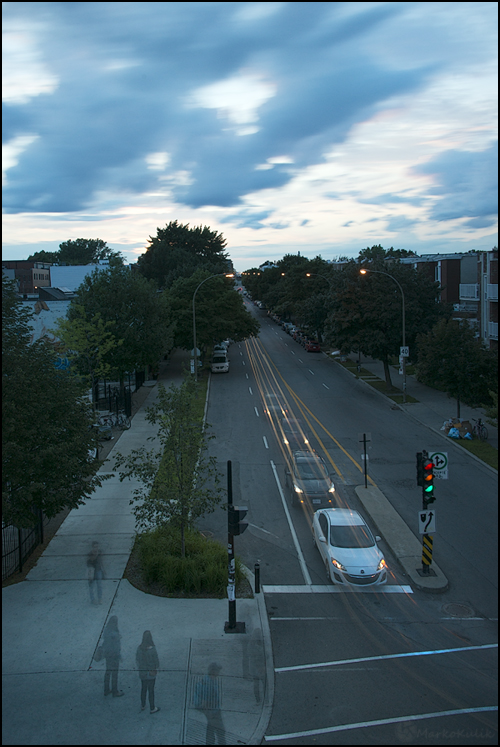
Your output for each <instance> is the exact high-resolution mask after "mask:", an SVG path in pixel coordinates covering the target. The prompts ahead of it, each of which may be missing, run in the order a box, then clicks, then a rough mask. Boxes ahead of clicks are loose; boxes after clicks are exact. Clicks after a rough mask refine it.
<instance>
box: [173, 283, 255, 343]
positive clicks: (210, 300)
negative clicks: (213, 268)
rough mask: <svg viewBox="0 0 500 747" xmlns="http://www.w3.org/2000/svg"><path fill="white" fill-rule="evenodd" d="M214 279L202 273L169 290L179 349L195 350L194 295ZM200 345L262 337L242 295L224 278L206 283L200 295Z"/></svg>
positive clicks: (198, 303) (196, 312)
mask: <svg viewBox="0 0 500 747" xmlns="http://www.w3.org/2000/svg"><path fill="white" fill-rule="evenodd" d="M206 278H210V273H208V272H207V271H205V270H198V271H197V272H195V273H194V274H193V275H191V277H189V278H178V279H177V280H176V281H175V282H174V283H173V285H172V286H171V287H170V289H169V290H168V291H166V294H167V297H168V299H169V302H170V305H171V308H172V316H173V318H174V319H175V320H176V326H175V338H174V343H175V346H176V347H182V348H185V349H186V350H191V349H192V347H193V295H194V293H195V291H196V288H197V287H198V286H199V284H200V283H201V282H202V281H203V280H205V279H206ZM195 314H196V344H197V347H200V346H202V345H209V344H211V343H213V342H214V341H219V340H224V339H226V338H230V339H232V340H244V339H245V338H247V337H250V336H251V335H256V334H258V331H259V328H260V325H259V323H258V321H257V320H256V319H255V318H254V317H253V316H252V315H251V314H250V313H249V312H248V311H247V310H246V309H245V304H244V302H243V299H242V297H241V294H240V293H238V292H237V291H235V290H234V288H233V283H232V281H230V280H227V279H226V278H224V277H213V278H212V279H210V280H208V282H206V283H203V285H202V286H201V287H200V288H199V290H198V292H197V293H196V298H195Z"/></svg>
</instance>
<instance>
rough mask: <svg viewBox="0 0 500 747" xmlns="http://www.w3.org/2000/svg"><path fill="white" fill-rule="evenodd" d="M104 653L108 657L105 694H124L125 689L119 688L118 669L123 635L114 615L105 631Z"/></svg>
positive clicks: (118, 695) (117, 696)
mask: <svg viewBox="0 0 500 747" xmlns="http://www.w3.org/2000/svg"><path fill="white" fill-rule="evenodd" d="M102 637H103V643H102V654H103V656H104V658H105V659H106V671H105V673H104V695H105V696H106V695H109V693H112V695H113V698H120V697H121V696H122V695H124V692H123V690H118V669H119V667H120V661H121V658H122V657H121V644H120V640H121V635H120V633H119V632H118V618H117V616H116V615H112V616H111V617H110V618H109V621H108V624H107V625H106V627H105V629H104V633H103V636H102Z"/></svg>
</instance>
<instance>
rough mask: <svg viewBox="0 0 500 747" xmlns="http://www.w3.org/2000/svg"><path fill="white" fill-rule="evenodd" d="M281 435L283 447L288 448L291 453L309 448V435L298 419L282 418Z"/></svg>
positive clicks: (302, 422)
mask: <svg viewBox="0 0 500 747" xmlns="http://www.w3.org/2000/svg"><path fill="white" fill-rule="evenodd" d="M281 435H282V437H283V443H284V444H285V446H289V447H290V449H291V450H292V451H295V450H296V449H303V448H304V447H305V448H307V447H308V446H309V433H308V432H307V431H306V429H305V426H304V421H303V420H301V419H300V418H294V417H288V418H282V419H281Z"/></svg>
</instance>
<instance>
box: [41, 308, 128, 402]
mask: <svg viewBox="0 0 500 747" xmlns="http://www.w3.org/2000/svg"><path fill="white" fill-rule="evenodd" d="M57 322H58V326H57V327H56V328H55V329H54V330H51V332H52V333H53V334H54V335H55V336H56V337H57V338H58V339H59V340H61V342H62V343H63V345H64V347H65V349H66V354H67V355H68V357H69V358H70V359H71V360H72V361H73V363H74V364H75V365H76V367H77V369H78V371H79V372H80V373H81V374H82V375H83V376H85V378H86V379H87V380H88V384H89V386H90V388H91V390H92V405H93V407H94V410H95V384H96V381H97V380H98V379H100V378H107V377H108V376H109V375H110V374H111V372H112V369H111V365H110V364H109V362H107V360H106V359H107V356H108V354H109V353H111V351H113V350H114V349H115V348H116V347H118V346H119V345H122V344H123V340H117V339H116V338H115V336H114V335H113V333H112V331H111V330H112V329H113V327H114V326H115V322H114V321H108V322H104V321H103V319H102V317H101V314H100V313H99V312H97V314H95V315H94V316H93V317H92V318H91V319H87V316H86V314H85V309H84V307H83V306H80V305H79V304H75V305H74V307H73V312H72V319H68V318H63V317H61V318H59V319H58V320H57Z"/></svg>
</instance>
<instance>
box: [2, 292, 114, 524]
mask: <svg viewBox="0 0 500 747" xmlns="http://www.w3.org/2000/svg"><path fill="white" fill-rule="evenodd" d="M2 290H3V294H2V314H3V329H2V436H3V443H2V509H3V520H4V522H5V523H6V524H9V523H12V524H14V525H15V526H18V527H31V526H34V524H35V523H37V521H39V518H40V512H41V511H43V512H44V513H45V514H46V516H48V517H49V518H51V517H53V516H55V515H56V514H57V513H59V511H61V510H62V509H63V508H76V507H78V506H79V505H81V504H82V503H84V502H85V500H86V499H87V498H90V497H91V495H92V493H93V491H94V489H95V488H96V487H97V486H98V485H101V484H102V481H103V480H104V479H105V478H104V477H103V476H101V475H96V474H95V472H96V468H97V467H98V466H99V465H100V463H99V462H97V463H96V462H94V463H92V462H91V461H90V459H89V450H91V449H93V448H95V446H96V445H97V440H96V436H95V434H94V432H93V429H92V424H93V413H92V408H91V406H90V404H89V403H88V402H87V401H86V400H85V399H84V398H83V397H82V388H81V385H80V384H79V382H78V380H77V379H76V378H75V377H74V376H73V375H72V374H71V373H69V372H65V371H59V370H57V368H56V366H55V363H56V360H57V357H56V355H55V353H54V352H53V350H52V348H51V347H50V345H48V344H47V343H46V342H45V341H43V340H40V341H37V342H35V343H33V344H30V338H31V329H30V325H29V319H30V316H31V313H29V312H28V313H27V312H26V310H25V309H23V308H22V302H21V301H19V300H18V299H17V298H16V294H15V290H14V287H13V284H12V283H10V282H9V281H6V280H5V279H3V280H2Z"/></svg>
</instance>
